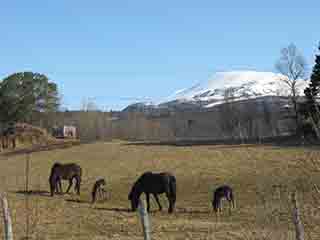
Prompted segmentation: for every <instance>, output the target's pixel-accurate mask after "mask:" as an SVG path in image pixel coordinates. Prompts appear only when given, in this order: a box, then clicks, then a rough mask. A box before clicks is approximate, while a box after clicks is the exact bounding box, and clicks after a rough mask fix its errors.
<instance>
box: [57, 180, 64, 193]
mask: <svg viewBox="0 0 320 240" xmlns="http://www.w3.org/2000/svg"><path fill="white" fill-rule="evenodd" d="M58 185H59V190H58V192H59V193H60V194H63V189H62V184H61V179H60V178H59V181H58Z"/></svg>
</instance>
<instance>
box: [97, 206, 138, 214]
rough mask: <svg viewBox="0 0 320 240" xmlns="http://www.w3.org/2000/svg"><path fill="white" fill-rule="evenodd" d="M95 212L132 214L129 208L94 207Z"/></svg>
mask: <svg viewBox="0 0 320 240" xmlns="http://www.w3.org/2000/svg"><path fill="white" fill-rule="evenodd" d="M94 209H95V210H99V211H107V212H119V213H130V212H132V211H131V209H129V208H104V207H94Z"/></svg>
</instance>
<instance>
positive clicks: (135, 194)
mask: <svg viewBox="0 0 320 240" xmlns="http://www.w3.org/2000/svg"><path fill="white" fill-rule="evenodd" d="M140 194H141V193H139V191H138V188H137V185H136V184H135V185H134V186H133V187H132V189H131V191H130V193H129V195H128V200H130V202H131V209H132V211H135V210H136V209H137V208H138V205H139V197H140Z"/></svg>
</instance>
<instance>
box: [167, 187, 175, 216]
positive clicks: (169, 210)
mask: <svg viewBox="0 0 320 240" xmlns="http://www.w3.org/2000/svg"><path fill="white" fill-rule="evenodd" d="M166 197H167V199H168V201H169V209H168V212H169V213H172V212H173V204H174V203H173V200H172V199H171V196H170V194H169V192H166Z"/></svg>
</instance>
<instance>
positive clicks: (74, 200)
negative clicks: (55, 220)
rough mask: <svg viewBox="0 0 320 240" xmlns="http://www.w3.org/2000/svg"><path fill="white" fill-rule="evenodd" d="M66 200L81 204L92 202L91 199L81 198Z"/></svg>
mask: <svg viewBox="0 0 320 240" xmlns="http://www.w3.org/2000/svg"><path fill="white" fill-rule="evenodd" d="M65 201H66V202H70V203H80V204H83V203H86V204H91V202H90V201H87V200H81V199H66V200H65Z"/></svg>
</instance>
